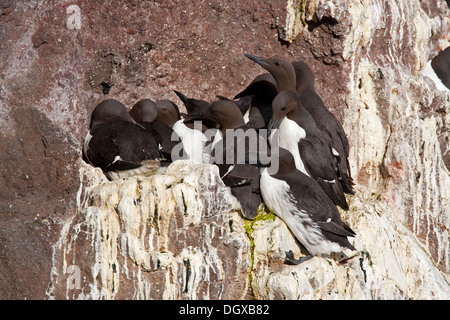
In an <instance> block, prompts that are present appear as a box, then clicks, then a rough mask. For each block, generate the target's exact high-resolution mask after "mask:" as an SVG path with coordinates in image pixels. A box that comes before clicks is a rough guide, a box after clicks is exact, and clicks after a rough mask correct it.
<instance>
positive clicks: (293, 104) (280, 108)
mask: <svg viewBox="0 0 450 320" xmlns="http://www.w3.org/2000/svg"><path fill="white" fill-rule="evenodd" d="M299 108H300V101H299V100H298V96H297V94H296V93H295V92H293V91H282V92H280V93H279V94H278V95H277V96H276V97H275V99H273V101H272V119H271V121H270V124H269V131H271V130H273V129H275V128H277V127H278V126H279V124H280V123H281V120H283V118H284V117H285V116H286V115H287V114H289V113H290V112H292V111H295V110H298V109H299ZM269 134H270V133H269Z"/></svg>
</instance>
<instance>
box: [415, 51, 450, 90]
mask: <svg viewBox="0 0 450 320" xmlns="http://www.w3.org/2000/svg"><path fill="white" fill-rule="evenodd" d="M421 73H422V74H423V75H424V76H427V77H429V78H430V79H431V80H433V81H434V83H435V84H436V88H437V89H438V90H441V91H445V92H450V47H447V48H446V49H444V50H442V51H441V52H439V54H438V55H437V56H436V57H434V58H433V59H432V60H430V61H428V63H427V64H426V65H425V67H424V68H423V70H422V71H421Z"/></svg>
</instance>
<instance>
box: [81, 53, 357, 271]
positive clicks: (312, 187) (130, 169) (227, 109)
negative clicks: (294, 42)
mask: <svg viewBox="0 0 450 320" xmlns="http://www.w3.org/2000/svg"><path fill="white" fill-rule="evenodd" d="M246 57H248V58H249V59H251V60H252V61H254V62H256V63H257V64H259V65H260V66H261V67H263V68H264V69H266V70H267V71H268V73H263V74H261V75H259V76H257V77H256V78H255V79H254V80H253V81H252V82H251V83H250V84H249V85H248V86H247V87H246V88H245V89H244V90H243V91H241V92H240V93H238V94H237V95H236V96H235V97H234V98H233V99H232V100H231V99H227V98H225V97H221V96H218V100H217V101H214V102H212V103H209V102H207V101H203V100H197V99H193V98H188V97H186V96H185V95H184V94H182V93H180V92H178V91H174V92H175V93H176V94H177V96H178V97H179V98H180V99H181V101H182V102H183V104H184V106H185V107H186V110H187V114H180V111H179V109H178V106H177V105H176V104H175V103H174V102H172V101H170V100H159V101H156V102H154V101H152V100H151V99H143V100H140V101H138V102H137V103H136V104H135V105H134V106H133V107H132V108H131V110H130V111H127V108H126V107H125V106H124V105H123V104H122V103H120V102H119V101H117V100H114V99H108V100H104V101H102V102H101V103H99V104H98V105H97V106H96V108H95V109H94V111H93V112H92V115H91V123H90V128H89V131H88V133H87V135H86V139H85V142H84V147H83V155H84V158H85V160H86V161H87V162H88V163H90V164H91V165H93V166H95V167H100V168H101V169H102V170H103V172H104V173H105V175H106V176H107V177H108V178H109V179H110V180H116V179H120V178H126V177H129V176H133V175H151V174H155V173H157V172H158V171H161V170H162V169H161V168H164V167H165V166H167V164H169V163H171V162H172V161H175V160H177V159H188V160H190V161H192V162H193V163H195V164H202V163H211V164H216V165H217V166H218V167H219V173H220V176H221V178H222V181H223V182H224V184H225V185H227V186H228V187H230V189H231V192H232V194H233V195H234V196H235V197H236V198H237V199H238V200H239V202H240V204H241V207H242V214H243V216H244V217H245V218H247V219H254V218H255V217H256V215H257V211H258V208H259V206H260V205H261V204H262V203H264V204H265V205H266V206H267V207H268V208H269V209H270V210H271V211H273V212H274V213H275V214H276V215H277V216H278V217H280V218H281V219H282V220H283V221H284V222H285V223H286V225H287V226H288V227H289V229H290V230H291V232H292V233H293V234H294V236H295V237H296V238H297V240H298V241H299V242H300V243H301V244H302V245H303V246H304V247H305V248H306V249H307V250H308V252H309V253H310V255H308V256H305V257H302V258H300V259H295V258H294V256H293V253H292V251H288V252H286V262H287V263H290V264H299V263H301V262H303V261H306V260H308V259H310V258H311V257H313V256H326V257H333V258H336V257H337V258H338V259H342V258H344V257H346V256H345V255H344V254H343V248H348V249H350V250H355V248H354V247H353V246H352V245H351V244H350V242H349V240H348V237H354V236H355V232H354V231H353V230H352V229H351V228H350V227H349V226H348V225H347V224H346V223H345V222H343V221H342V219H341V217H340V214H339V211H338V209H337V207H336V206H339V207H341V208H342V209H343V210H348V205H347V201H346V198H345V194H354V190H353V185H354V183H353V180H352V178H351V173H350V166H349V162H348V156H349V144H348V141H347V138H346V135H345V132H344V130H343V128H342V126H341V124H340V123H339V121H338V120H337V119H336V118H335V117H334V116H333V115H332V113H330V112H329V111H328V110H327V108H326V107H325V105H324V104H323V102H322V100H321V98H320V97H319V96H318V95H317V94H316V92H315V89H314V75H313V73H312V71H311V69H310V68H309V66H308V65H307V64H306V63H304V62H298V61H296V62H293V63H290V62H288V61H286V60H284V59H280V58H261V57H257V56H254V55H249V54H247V55H246ZM230 133H231V134H230ZM238 133H239V134H238ZM251 137H254V138H255V139H256V140H255V139H254V140H252V139H251ZM250 140H252V141H251V142H250ZM240 149H243V150H240ZM240 151H243V153H241V155H242V154H243V157H241V158H242V159H241V158H239V157H237V154H239V152H240ZM230 154H231V156H230Z"/></svg>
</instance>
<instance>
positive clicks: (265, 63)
mask: <svg viewBox="0 0 450 320" xmlns="http://www.w3.org/2000/svg"><path fill="white" fill-rule="evenodd" d="M245 56H246V57H247V58H249V59H250V60H252V61H254V62H256V63H257V64H259V65H260V66H261V67H263V68H264V69H266V70H267V71H269V72H270V74H271V75H272V76H273V77H274V78H275V80H276V82H277V88H278V92H281V91H284V90H292V91H295V70H294V67H293V66H292V64H291V63H290V62H289V61H286V60H284V59H281V58H261V57H257V56H254V55H251V54H246V55H245Z"/></svg>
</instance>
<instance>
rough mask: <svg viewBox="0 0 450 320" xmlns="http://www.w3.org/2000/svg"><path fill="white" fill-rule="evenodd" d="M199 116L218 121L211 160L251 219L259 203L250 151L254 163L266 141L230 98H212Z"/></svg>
mask: <svg viewBox="0 0 450 320" xmlns="http://www.w3.org/2000/svg"><path fill="white" fill-rule="evenodd" d="M202 116H203V117H205V118H208V119H211V120H214V121H215V122H217V123H218V124H219V130H220V135H216V137H215V140H214V142H213V147H212V157H213V163H215V164H216V165H217V166H218V167H219V173H220V177H221V178H222V181H223V182H224V184H225V185H226V186H229V187H231V193H232V194H233V195H234V196H235V197H236V198H237V199H238V200H239V202H240V204H241V207H242V215H243V216H244V217H245V218H247V219H254V218H255V217H256V215H257V211H258V207H259V206H260V205H261V204H262V198H261V194H260V191H259V177H260V172H259V169H258V168H257V167H256V166H254V165H251V164H249V163H251V162H250V158H251V154H253V155H254V159H255V163H256V160H257V152H259V151H260V148H265V149H267V144H266V140H265V139H264V138H263V137H261V136H260V135H259V133H258V132H257V130H255V129H254V128H253V127H251V126H248V125H246V124H245V122H244V117H243V115H242V112H241V110H240V109H239V107H238V106H237V105H236V104H235V103H234V102H232V101H229V100H219V101H215V102H213V103H211V104H210V105H209V106H208V108H207V109H204V110H203V111H202ZM262 152H263V151H262Z"/></svg>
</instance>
